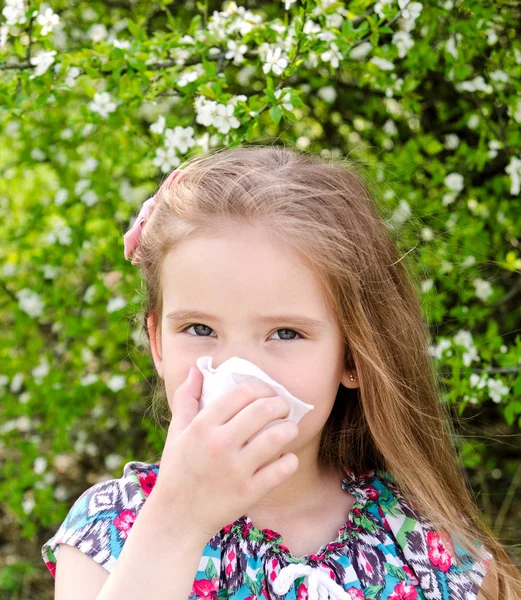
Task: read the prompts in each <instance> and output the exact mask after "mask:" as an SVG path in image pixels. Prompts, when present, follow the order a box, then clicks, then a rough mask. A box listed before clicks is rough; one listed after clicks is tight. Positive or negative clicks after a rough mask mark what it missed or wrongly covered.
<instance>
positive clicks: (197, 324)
mask: <svg viewBox="0 0 521 600" xmlns="http://www.w3.org/2000/svg"><path fill="white" fill-rule="evenodd" d="M192 327H193V328H194V331H195V328H196V327H202V328H203V329H206V330H208V329H209V330H210V331H211V329H212V328H211V327H208V326H207V325H202V324H201V323H192V325H187V326H186V327H185V328H184V329H182V330H181V333H185V332H186V331H187V330H188V329H191V328H192ZM279 331H284V332H286V333H284V334H283V335H287V332H291V333H294V334H296V335H297V336H298V337H299V338H302V339H304V336H303V335H301V334H300V333H299V332H298V331H295V330H294V329H277V330H276V331H274V332H273V333H278V332H279ZM190 335H191V334H190ZM193 337H210V336H209V335H197V334H196V335H195V336H193ZM296 339H298V338H296V337H293V338H289V339H288V338H283V339H281V340H280V341H282V342H293V341H295V340H296Z"/></svg>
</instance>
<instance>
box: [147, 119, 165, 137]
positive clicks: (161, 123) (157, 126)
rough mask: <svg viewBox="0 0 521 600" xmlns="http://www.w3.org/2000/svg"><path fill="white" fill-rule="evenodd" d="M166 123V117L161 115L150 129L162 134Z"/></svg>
mask: <svg viewBox="0 0 521 600" xmlns="http://www.w3.org/2000/svg"><path fill="white" fill-rule="evenodd" d="M165 125H166V119H165V117H163V115H159V117H158V119H157V121H156V122H155V123H153V124H152V125H150V131H152V132H153V133H158V134H159V135H161V134H162V133H163V131H164V130H165Z"/></svg>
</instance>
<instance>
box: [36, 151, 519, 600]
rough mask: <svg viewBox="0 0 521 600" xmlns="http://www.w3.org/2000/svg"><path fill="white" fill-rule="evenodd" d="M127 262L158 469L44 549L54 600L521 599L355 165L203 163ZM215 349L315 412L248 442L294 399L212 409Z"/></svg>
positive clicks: (107, 492)
mask: <svg viewBox="0 0 521 600" xmlns="http://www.w3.org/2000/svg"><path fill="white" fill-rule="evenodd" d="M131 255H132V256H133V259H132V264H137V263H139V264H140V268H141V270H142V273H143V276H144V279H145V283H146V289H147V306H146V312H145V320H144V326H145V330H146V333H147V337H148V339H149V342H150V349H151V353H152V356H153V360H154V364H155V367H156V370H157V372H158V375H159V383H160V388H159V389H158V398H159V400H160V402H161V403H162V404H161V406H162V407H165V408H166V409H167V410H169V412H170V413H171V421H170V425H169V428H168V435H167V439H166V442H165V446H164V450H163V454H162V457H161V461H159V462H157V463H145V462H137V461H136V462H130V463H127V464H126V465H125V467H124V470H123V474H122V477H121V478H119V479H113V480H109V481H103V482H100V483H97V484H95V485H93V486H92V487H91V488H89V489H88V490H86V491H85V492H84V493H83V494H82V495H81V496H80V498H79V499H78V500H77V501H76V502H75V504H74V505H73V507H72V508H71V510H70V512H69V514H68V515H67V517H66V519H65V521H64V522H63V523H62V525H61V526H60V528H59V529H58V531H57V532H56V534H55V535H54V536H53V537H52V538H51V539H50V540H48V541H47V542H46V543H45V544H44V545H43V547H42V555H43V558H44V561H45V563H46V565H47V567H48V568H49V570H50V572H51V574H52V575H53V576H54V577H55V578H56V596H55V597H56V599H57V600H66V599H69V600H70V599H73V598H74V599H79V598H81V599H82V600H87V599H92V600H94V599H95V598H97V599H98V600H115V599H116V598H117V599H122V600H123V599H124V600H134V599H136V600H137V599H138V598H143V597H146V598H152V599H154V600H163V599H165V600H167V599H168V600H186V599H187V598H189V599H190V600H196V599H199V598H214V599H216V598H229V599H230V600H250V599H251V600H254V599H256V598H271V599H275V600H300V599H305V598H309V599H310V600H317V599H320V600H327V599H328V598H333V599H338V600H340V599H347V600H362V599H367V598H373V599H376V600H401V599H406V600H415V599H428V600H476V599H478V600H482V599H486V600H494V599H501V600H515V599H518V598H520V597H521V575H520V573H519V571H518V570H517V569H516V567H515V565H514V563H513V562H512V560H511V559H510V557H509V555H508V554H507V552H506V550H505V549H504V548H503V547H502V545H501V544H500V543H499V542H498V541H497V540H496V539H495V538H494V536H493V535H492V533H491V532H490V530H489V529H488V528H487V527H486V526H485V525H484V523H483V521H482V519H481V515H480V514H479V511H478V509H477V507H476V505H475V504H474V501H473V499H472V496H471V494H470V493H469V491H468V489H467V487H466V485H465V475H464V470H463V467H462V465H461V464H460V462H459V460H458V458H457V454H456V451H455V444H454V439H455V438H454V432H453V429H452V425H451V422H450V416H449V414H448V412H446V409H445V408H444V405H443V404H442V403H441V402H440V399H439V397H440V392H439V390H438V387H437V386H438V382H437V378H436V374H435V370H434V367H433V363H432V358H431V357H430V355H429V353H428V345H429V343H430V340H429V334H428V328H427V327H426V324H425V323H424V321H423V319H422V314H421V307H420V301H419V298H418V295H417V293H416V290H415V287H414V285H413V284H412V283H411V280H410V279H409V277H408V274H407V272H406V269H405V266H404V261H403V260H402V258H401V257H400V256H399V253H398V250H397V247H396V244H395V243H394V242H393V241H392V239H391V237H390V234H389V232H388V230H387V229H386V227H385V224H384V219H383V217H382V216H381V215H380V214H379V212H378V209H377V206H376V203H375V202H374V200H373V199H372V198H371V195H370V193H369V191H368V187H367V185H366V184H365V182H364V180H363V177H362V176H361V175H360V174H359V173H358V172H357V169H356V168H355V167H354V166H353V165H351V164H350V163H347V162H346V161H339V162H338V163H337V164H335V162H333V161H329V162H325V161H323V160H322V159H320V158H319V157H317V156H313V155H308V154H306V153H303V152H300V151H297V150H292V149H286V148H280V147H262V146H252V147H241V148H230V149H226V150H221V151H215V152H212V153H208V154H206V155H203V156H199V157H197V158H195V159H192V160H191V161H188V162H187V163H186V165H185V167H184V168H183V169H181V170H177V171H174V172H173V173H171V174H170V175H169V177H168V178H167V179H166V180H165V182H164V183H163V185H162V186H161V187H160V189H159V192H158V193H157V194H156V195H155V196H153V197H152V198H151V199H149V200H147V202H145V203H144V205H143V208H142V210H141V213H140V214H139V216H138V218H137V220H136V222H135V224H134V226H133V227H132V229H131V230H130V231H129V232H128V233H127V234H126V235H125V257H126V258H130V256H131ZM281 332H282V336H281ZM276 336H278V337H276ZM203 355H207V356H211V357H212V359H213V366H214V368H215V367H218V366H219V364H221V363H223V362H224V361H225V360H227V359H228V358H230V357H232V356H238V357H241V358H244V359H247V360H249V361H251V362H252V363H254V364H255V365H256V366H258V367H259V368H260V369H262V370H263V371H264V372H265V373H267V374H268V375H269V376H270V377H271V378H272V379H274V380H275V381H277V382H280V383H281V384H282V385H283V386H285V387H286V388H287V389H288V390H289V391H290V392H291V394H293V395H294V396H295V397H296V398H298V399H300V400H301V401H302V402H305V403H308V404H312V405H314V407H315V408H314V410H312V411H310V412H309V413H307V414H305V415H304V417H303V418H302V419H301V420H300V422H299V423H298V425H296V424H295V423H294V422H291V421H287V420H286V421H285V422H283V423H279V424H277V425H276V426H274V427H272V428H269V429H266V431H263V432H262V434H261V435H259V436H258V437H257V438H256V439H255V440H252V441H251V443H248V440H249V439H250V438H251V437H252V436H253V435H254V434H255V433H256V432H257V431H259V430H260V429H261V428H262V427H264V426H265V425H266V424H267V423H268V422H270V421H273V420H276V419H284V418H285V417H286V416H287V415H288V405H287V403H286V401H285V400H284V399H282V398H281V397H277V395H276V394H275V393H274V392H273V390H271V388H270V387H269V386H267V385H266V384H264V383H263V382H259V383H256V384H248V385H242V386H237V387H235V388H234V389H233V390H232V391H229V392H227V393H226V394H223V395H222V396H220V397H219V398H217V399H216V400H215V402H213V403H212V404H211V405H210V406H207V407H206V408H205V409H203V410H200V406H199V400H200V395H201V386H202V375H201V373H200V371H199V370H198V369H197V368H195V369H191V367H192V366H194V365H195V364H196V361H197V359H198V358H199V357H200V356H203ZM187 375H188V376H187ZM261 399H262V400H261ZM58 557H59V560H58ZM109 574H110V576H109Z"/></svg>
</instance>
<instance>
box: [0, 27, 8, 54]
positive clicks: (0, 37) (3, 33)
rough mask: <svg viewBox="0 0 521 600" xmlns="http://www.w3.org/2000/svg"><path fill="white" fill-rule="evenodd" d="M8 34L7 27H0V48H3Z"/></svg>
mask: <svg viewBox="0 0 521 600" xmlns="http://www.w3.org/2000/svg"><path fill="white" fill-rule="evenodd" d="M8 34H9V26H8V25H2V27H0V48H4V47H5V45H6V44H7V36H8Z"/></svg>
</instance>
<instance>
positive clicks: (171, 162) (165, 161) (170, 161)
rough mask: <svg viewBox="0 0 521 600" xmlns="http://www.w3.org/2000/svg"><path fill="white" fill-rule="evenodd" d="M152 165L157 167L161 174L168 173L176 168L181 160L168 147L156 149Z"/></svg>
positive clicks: (173, 150)
mask: <svg viewBox="0 0 521 600" xmlns="http://www.w3.org/2000/svg"><path fill="white" fill-rule="evenodd" d="M152 164H153V165H154V166H156V167H159V168H160V169H161V171H162V172H163V173H168V172H170V171H171V170H172V169H173V168H174V167H178V166H179V165H180V164H181V160H180V159H179V157H178V156H177V154H176V151H175V149H173V148H172V147H171V146H169V147H167V148H157V150H156V155H155V157H154V158H153V160H152Z"/></svg>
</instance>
